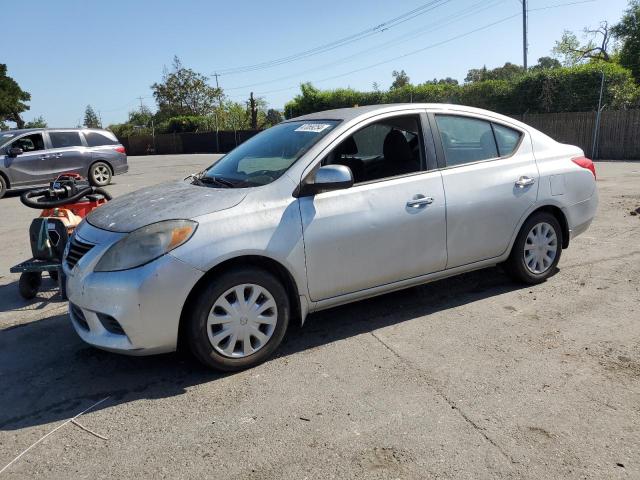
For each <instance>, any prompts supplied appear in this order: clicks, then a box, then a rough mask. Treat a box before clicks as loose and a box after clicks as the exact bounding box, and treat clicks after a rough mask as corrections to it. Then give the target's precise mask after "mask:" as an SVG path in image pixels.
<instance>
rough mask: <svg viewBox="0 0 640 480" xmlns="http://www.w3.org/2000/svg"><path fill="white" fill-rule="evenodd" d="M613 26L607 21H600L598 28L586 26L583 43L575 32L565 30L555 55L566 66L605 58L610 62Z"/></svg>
mask: <svg viewBox="0 0 640 480" xmlns="http://www.w3.org/2000/svg"><path fill="white" fill-rule="evenodd" d="M611 33H612V32H611V28H610V26H609V24H608V23H607V22H600V25H598V27H597V28H586V27H585V29H584V31H583V34H582V37H583V39H584V40H585V42H584V43H581V42H580V40H578V37H577V36H576V34H575V33H573V32H571V31H569V30H565V31H564V33H563V34H562V38H561V39H560V40H558V41H556V45H555V47H553V50H552V52H553V55H554V56H555V57H556V58H559V59H560V60H561V61H562V64H563V65H564V66H566V67H570V66H572V65H576V64H578V63H582V62H584V61H586V60H603V61H605V62H609V61H610V60H611V53H610V51H609V49H610V46H611V45H610V44H611Z"/></svg>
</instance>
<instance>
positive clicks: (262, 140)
mask: <svg viewBox="0 0 640 480" xmlns="http://www.w3.org/2000/svg"><path fill="white" fill-rule="evenodd" d="M338 123H339V122H338V120H309V121H296V122H284V123H280V124H278V125H276V126H274V127H271V128H269V129H268V130H265V131H264V132H261V133H259V134H258V135H256V136H255V137H252V138H250V139H249V140H247V141H246V142H244V143H243V144H241V145H240V146H238V147H236V148H235V149H234V150H232V151H231V152H229V153H228V154H227V155H225V156H224V157H222V159H220V160H219V161H218V162H217V163H216V164H214V165H213V166H211V167H209V168H208V169H207V170H206V171H205V173H204V174H203V175H202V176H201V177H199V178H198V179H196V182H195V183H205V184H211V185H215V186H226V187H252V186H260V185H266V184H268V183H271V182H273V181H274V180H276V179H277V178H279V177H280V176H281V175H282V174H284V172H286V171H287V169H289V167H291V165H293V164H294V163H295V162H296V161H297V160H298V159H299V158H300V157H301V156H302V155H304V154H305V152H307V151H308V150H309V149H310V148H311V147H312V146H313V145H314V144H315V143H316V142H317V141H318V140H320V139H321V138H322V137H324V136H325V135H326V134H327V133H329V132H330V131H331V130H333V128H335V126H336V125H337V124H338Z"/></svg>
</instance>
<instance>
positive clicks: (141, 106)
mask: <svg viewBox="0 0 640 480" xmlns="http://www.w3.org/2000/svg"><path fill="white" fill-rule="evenodd" d="M143 98H144V97H143V96H142V95H140V96H139V97H138V100H140V111H141V112H142V111H143V110H144V106H143V105H142V99H143Z"/></svg>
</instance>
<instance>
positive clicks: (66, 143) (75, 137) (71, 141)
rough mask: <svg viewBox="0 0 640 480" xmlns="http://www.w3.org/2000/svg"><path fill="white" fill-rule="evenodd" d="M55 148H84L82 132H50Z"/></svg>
mask: <svg viewBox="0 0 640 480" xmlns="http://www.w3.org/2000/svg"><path fill="white" fill-rule="evenodd" d="M49 138H50V139H51V146H52V147H53V148H65V147H82V140H81V139H80V132H49Z"/></svg>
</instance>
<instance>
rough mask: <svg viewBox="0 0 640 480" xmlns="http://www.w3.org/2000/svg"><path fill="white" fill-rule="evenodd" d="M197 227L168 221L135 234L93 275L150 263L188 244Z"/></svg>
mask: <svg viewBox="0 0 640 480" xmlns="http://www.w3.org/2000/svg"><path fill="white" fill-rule="evenodd" d="M197 226H198V222H194V221H192V220H166V221H164V222H158V223H153V224H151V225H147V226H146V227H142V228H139V229H138V230H134V231H133V232H131V233H130V234H129V235H127V236H126V237H124V238H123V239H121V240H119V241H118V242H117V243H114V244H113V245H112V246H111V247H110V248H109V249H108V250H107V251H106V252H105V254H104V255H103V256H102V258H101V259H100V261H98V264H97V265H96V268H94V271H96V272H115V271H118V270H128V269H130V268H135V267H139V266H141V265H144V264H145V263H149V262H150V261H152V260H155V259H156V258H158V257H161V256H162V255H164V254H165V253H168V252H170V251H171V250H173V249H174V248H176V247H179V246H180V245H182V244H183V243H185V242H186V241H187V240H189V239H190V238H191V236H192V235H193V233H194V232H195V231H196V228H197Z"/></svg>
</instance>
